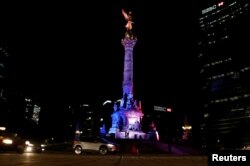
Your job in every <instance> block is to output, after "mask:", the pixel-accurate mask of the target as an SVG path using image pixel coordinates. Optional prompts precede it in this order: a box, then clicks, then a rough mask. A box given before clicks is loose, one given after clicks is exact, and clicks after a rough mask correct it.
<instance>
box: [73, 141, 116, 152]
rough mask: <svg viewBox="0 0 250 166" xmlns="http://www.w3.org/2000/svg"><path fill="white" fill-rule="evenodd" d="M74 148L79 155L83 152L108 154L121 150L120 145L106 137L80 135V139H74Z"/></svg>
mask: <svg viewBox="0 0 250 166" xmlns="http://www.w3.org/2000/svg"><path fill="white" fill-rule="evenodd" d="M73 149H74V152H75V154H77V155H80V154H82V153H83V152H98V153H100V154H101V155H106V154H107V153H109V152H119V151H120V146H119V145H118V144H116V143H114V142H110V141H108V140H107V139H105V138H100V137H94V136H85V137H80V140H79V141H74V143H73Z"/></svg>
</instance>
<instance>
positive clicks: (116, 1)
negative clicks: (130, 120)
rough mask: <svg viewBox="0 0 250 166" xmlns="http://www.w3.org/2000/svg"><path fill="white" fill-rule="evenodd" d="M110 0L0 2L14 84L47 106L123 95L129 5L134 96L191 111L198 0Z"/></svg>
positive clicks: (11, 81) (4, 38)
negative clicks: (125, 13)
mask: <svg viewBox="0 0 250 166" xmlns="http://www.w3.org/2000/svg"><path fill="white" fill-rule="evenodd" d="M145 1H146V0H106V1H91V2H88V1H83V2H81V3H80V2H79V3H76V2H60V3H45V2H44V3H38V2H33V3H31V4H30V3H29V4H28V3H27V4H24V2H22V3H19V4H11V5H10V4H8V5H5V4H4V5H3V4H2V5H1V31H0V37H1V40H4V41H6V42H7V43H8V48H9V52H10V55H11V57H10V64H9V87H11V88H13V89H15V90H19V91H21V92H23V93H25V94H27V95H29V96H31V97H33V98H35V99H36V100H39V101H41V102H42V103H44V104H56V105H60V104H62V105H63V104H65V103H72V102H79V103H87V102H92V101H99V102H100V101H104V100H107V99H111V100H116V99H119V98H121V95H122V77H123V76H122V73H123V58H124V50H123V47H122V45H121V39H122V38H123V36H124V33H125V27H124V26H125V24H126V21H125V20H124V18H123V16H122V14H121V9H122V8H124V9H125V10H126V11H129V10H132V12H133V18H134V27H133V30H134V33H135V34H136V35H137V37H138V42H137V44H136V46H135V48H134V91H135V98H136V99H138V100H142V101H143V102H147V103H151V104H153V105H161V106H172V107H174V108H176V109H179V111H183V112H184V109H185V111H187V110H186V109H187V108H188V109H192V107H193V106H192V105H194V104H195V99H194V98H192V97H190V96H192V95H195V94H196V91H197V88H198V86H197V81H196V79H197V75H196V73H197V68H196V67H197V66H196V65H197V64H196V63H197V62H196V61H197V59H196V57H197V54H196V50H195V45H196V41H197V39H196V38H197V36H196V31H197V27H196V26H197V23H196V22H197V18H196V13H197V8H196V6H195V5H194V2H192V1H191V2H190V1H189V2H186V1H183V2H180V1H176V2H163V1H160V0H159V1H155V0H154V1H153V0H150V1H147V2H145Z"/></svg>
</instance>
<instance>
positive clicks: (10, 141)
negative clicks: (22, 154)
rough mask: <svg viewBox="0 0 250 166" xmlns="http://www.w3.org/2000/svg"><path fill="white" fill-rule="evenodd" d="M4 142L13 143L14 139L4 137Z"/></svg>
mask: <svg viewBox="0 0 250 166" xmlns="http://www.w3.org/2000/svg"><path fill="white" fill-rule="evenodd" d="M3 143H4V144H12V143H13V140H12V139H8V138H6V139H3Z"/></svg>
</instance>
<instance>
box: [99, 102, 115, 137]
mask: <svg viewBox="0 0 250 166" xmlns="http://www.w3.org/2000/svg"><path fill="white" fill-rule="evenodd" d="M112 103H113V102H112V101H111V100H106V101H104V102H103V103H102V110H101V113H100V134H101V135H106V133H107V131H106V130H107V129H109V127H110V126H111V113H112V112H113V109H112V108H113V107H112V106H111V105H110V104H112Z"/></svg>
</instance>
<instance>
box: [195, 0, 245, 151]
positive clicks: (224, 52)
mask: <svg viewBox="0 0 250 166" xmlns="http://www.w3.org/2000/svg"><path fill="white" fill-rule="evenodd" d="M249 10H250V2H249V0H224V1H221V0H209V1H207V2H202V5H201V8H200V16H199V28H200V35H199V43H198V47H199V54H198V58H199V64H200V76H201V80H200V83H201V93H202V97H203V100H202V110H203V112H202V123H201V131H202V145H203V147H204V148H208V149H209V148H219V149H222V148H236V147H242V146H244V145H245V144H250V130H249V129H248V127H247V126H249V124H250V79H249V78H250V61H249V60H247V58H248V57H247V56H248V55H249V54H250V49H249V48H250V47H249V43H250V36H249V34H250V27H249V23H248V22H249V19H250V16H249Z"/></svg>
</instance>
